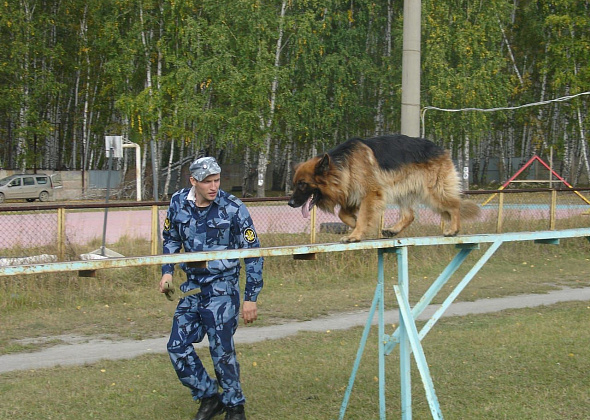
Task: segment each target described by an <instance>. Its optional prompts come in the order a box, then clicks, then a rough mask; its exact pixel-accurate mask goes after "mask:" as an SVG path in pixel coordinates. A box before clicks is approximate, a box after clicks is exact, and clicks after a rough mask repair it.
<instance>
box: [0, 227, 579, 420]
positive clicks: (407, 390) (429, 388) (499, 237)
mask: <svg viewBox="0 0 590 420" xmlns="http://www.w3.org/2000/svg"><path fill="white" fill-rule="evenodd" d="M576 237H585V238H586V239H588V240H589V241H590V228H580V229H566V230H559V231H539V232H514V233H502V234H490V235H465V236H456V237H451V238H445V237H440V236H436V237H417V238H399V239H380V240H369V241H363V242H357V243H351V244H341V243H331V244H311V245H293V246H283V247H274V248H257V249H236V250H227V251H209V252H197V253H180V254H169V255H153V256H141V257H122V258H107V259H101V260H89V261H66V262H52V263H44V264H28V265H19V266H4V267H0V276H16V275H26V274H40V273H52V272H64V271H78V272H91V271H94V270H99V269H108V268H121V267H133V266H144V265H160V264H166V263H181V262H192V263H202V262H206V261H209V260H216V259H223V258H249V257H258V256H263V257H271V256H281V255H282V256H284V255H293V257H294V258H298V259H309V257H310V256H313V254H317V253H326V252H341V251H355V250H361V249H375V250H377V252H378V278H377V286H376V289H375V294H374V297H373V301H372V304H371V308H370V311H369V315H368V318H367V322H366V324H365V328H364V330H363V334H362V337H361V341H360V345H359V348H358V350H357V355H356V359H355V362H354V364H353V368H352V373H351V376H350V379H349V383H348V387H347V389H346V391H345V394H344V398H343V401H342V405H341V408H340V416H339V419H340V420H341V419H343V418H344V416H345V414H346V409H347V406H348V402H349V399H350V396H351V393H352V389H353V385H354V381H355V378H356V374H357V371H358V368H359V366H360V361H361V357H362V355H363V353H364V349H365V345H366V343H367V340H368V337H369V332H370V329H371V325H372V320H373V319H374V316H375V314H376V313H377V314H378V330H379V331H378V335H379V342H378V348H379V378H378V380H379V415H380V417H379V418H380V419H381V420H384V419H385V418H386V404H385V403H386V401H385V356H386V355H388V354H390V353H391V352H392V351H393V349H394V348H395V347H396V346H399V348H400V397H401V418H402V420H410V419H411V418H412V393H411V392H412V391H411V375H410V366H411V355H412V354H413V355H414V359H415V362H416V365H417V368H418V371H419V373H420V377H421V379H422V383H423V385H424V389H425V392H426V398H427V400H428V405H429V408H430V413H431V415H432V418H433V419H437V420H438V419H442V418H443V415H442V411H441V409H440V404H439V402H438V398H437V396H436V392H435V390H434V384H433V381H432V377H431V375H430V371H429V368H428V363H427V362H426V357H425V355H424V350H423V348H422V345H421V340H422V339H423V338H424V337H425V336H426V334H428V332H429V331H430V330H431V329H432V327H433V326H434V325H435V324H436V322H437V321H438V320H439V319H440V317H441V316H442V315H443V313H444V312H445V311H446V310H447V309H448V307H449V306H450V305H451V304H452V303H453V301H454V300H455V299H456V298H457V296H458V295H459V294H460V293H461V291H462V290H463V289H464V288H465V287H466V286H467V285H468V284H469V282H470V281H471V280H472V279H473V277H474V276H475V275H476V274H477V272H478V271H479V270H480V269H481V268H482V267H483V266H484V265H485V263H486V262H487V261H488V260H489V259H490V258H491V257H492V255H493V254H494V253H495V252H496V251H497V250H498V248H500V246H501V245H502V244H503V243H505V242H515V241H535V242H537V243H545V244H559V241H560V239H565V238H576ZM484 243H487V244H491V245H490V246H489V247H488V248H487V250H486V251H485V252H484V254H483V255H482V256H481V258H480V259H479V260H478V261H477V262H476V263H475V264H474V266H473V267H472V268H471V270H469V272H468V273H467V274H466V275H465V277H464V278H463V279H462V280H461V281H460V282H459V283H458V284H457V285H456V286H455V288H454V289H453V290H452V291H451V292H450V293H449V295H448V296H447V298H446V299H445V300H444V302H443V303H442V304H441V305H440V307H439V308H438V310H436V312H435V313H434V314H433V315H432V316H431V317H430V319H429V320H428V321H427V322H426V324H425V325H424V326H423V327H422V329H421V330H420V331H418V329H417V326H416V319H417V318H418V316H419V315H420V314H422V312H423V311H424V310H425V309H426V307H427V306H428V305H429V304H430V303H431V302H432V300H433V299H434V297H435V296H436V295H437V294H438V293H439V292H440V290H441V289H442V288H443V286H444V285H445V284H447V282H448V280H449V279H450V278H451V276H452V275H453V274H454V273H455V272H456V271H457V269H458V268H459V267H460V266H461V265H462V264H463V262H464V261H465V259H466V258H467V256H468V255H469V254H470V253H471V252H472V251H473V250H477V249H479V248H480V245H481V244H484ZM428 245H455V246H456V247H457V249H458V250H459V251H458V253H457V255H456V256H455V257H454V258H453V260H452V261H451V262H450V263H449V264H448V265H447V267H446V268H445V269H444V270H443V271H442V273H441V274H440V275H439V276H438V278H437V279H436V280H435V281H434V282H433V283H432V284H431V285H430V287H429V289H428V290H427V291H426V292H425V293H424V295H423V296H422V297H421V298H420V300H419V301H418V302H417V303H416V305H414V307H411V305H410V302H409V298H408V296H409V281H408V279H409V267H408V248H409V247H411V246H428ZM388 253H393V254H395V255H396V257H397V267H398V272H397V284H395V285H393V289H394V292H395V296H396V300H397V303H398V306H399V319H400V322H399V326H398V328H397V330H396V331H395V332H394V333H393V334H391V335H386V334H385V321H384V313H385V299H384V290H385V289H384V287H385V285H384V283H385V282H384V255H385V254H388Z"/></svg>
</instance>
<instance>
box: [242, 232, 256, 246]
mask: <svg viewBox="0 0 590 420" xmlns="http://www.w3.org/2000/svg"><path fill="white" fill-rule="evenodd" d="M244 239H245V240H246V242H248V243H249V244H251V243H253V242H254V241H255V240H256V232H254V229H252V228H246V230H244Z"/></svg>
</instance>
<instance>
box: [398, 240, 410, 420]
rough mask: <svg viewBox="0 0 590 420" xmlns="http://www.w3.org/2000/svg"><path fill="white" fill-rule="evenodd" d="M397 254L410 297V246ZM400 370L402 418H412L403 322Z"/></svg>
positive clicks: (400, 275)
mask: <svg viewBox="0 0 590 420" xmlns="http://www.w3.org/2000/svg"><path fill="white" fill-rule="evenodd" d="M396 254H397V272H398V274H397V277H398V283H399V285H400V286H401V287H402V293H405V296H404V298H405V299H406V300H407V299H408V295H407V293H408V285H409V275H408V248H407V247H402V248H397V249H396ZM399 319H400V321H401V320H402V312H401V308H400V314H399ZM398 330H399V343H400V346H399V372H400V387H401V389H400V392H401V393H400V395H401V409H402V420H411V419H412V378H411V360H410V354H411V349H410V342H409V340H408V332H407V329H406V326H405V325H404V323H403V322H400V325H399V328H398Z"/></svg>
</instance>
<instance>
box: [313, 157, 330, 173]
mask: <svg viewBox="0 0 590 420" xmlns="http://www.w3.org/2000/svg"><path fill="white" fill-rule="evenodd" d="M329 170H330V155H329V154H327V153H326V154H325V155H324V157H322V158H321V159H320V161H319V162H318V163H317V165H316V166H315V174H316V175H325V174H327V173H328V171H329Z"/></svg>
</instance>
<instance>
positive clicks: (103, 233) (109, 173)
mask: <svg viewBox="0 0 590 420" xmlns="http://www.w3.org/2000/svg"><path fill="white" fill-rule="evenodd" d="M113 153H114V149H113V148H112V147H111V148H110V149H109V171H108V173H107V196H106V199H105V203H106V204H109V195H110V193H111V169H112V168H113ZM108 214H109V208H108V206H105V208H104V222H103V224H102V247H101V248H100V255H102V256H103V257H104V256H105V242H106V237H107V216H108Z"/></svg>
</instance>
